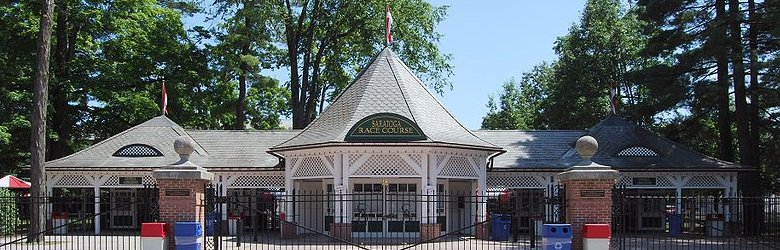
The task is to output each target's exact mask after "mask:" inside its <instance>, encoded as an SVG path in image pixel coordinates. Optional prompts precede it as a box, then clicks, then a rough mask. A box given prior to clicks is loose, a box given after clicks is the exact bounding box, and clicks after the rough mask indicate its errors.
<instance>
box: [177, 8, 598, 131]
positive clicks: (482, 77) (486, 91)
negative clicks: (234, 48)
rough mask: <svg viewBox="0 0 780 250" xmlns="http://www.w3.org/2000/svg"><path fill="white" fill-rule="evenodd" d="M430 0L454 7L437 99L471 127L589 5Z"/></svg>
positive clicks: (443, 28) (283, 73) (549, 55)
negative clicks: (444, 80)
mask: <svg viewBox="0 0 780 250" xmlns="http://www.w3.org/2000/svg"><path fill="white" fill-rule="evenodd" d="M429 1H430V2H431V3H432V4H433V5H435V6H442V5H447V6H449V9H448V11H447V17H446V18H445V19H444V21H442V22H441V23H439V25H438V27H437V31H438V32H439V33H441V34H442V35H443V37H442V38H441V40H440V44H439V45H440V50H441V51H442V52H443V53H448V54H452V58H453V59H452V61H451V64H452V65H453V75H452V76H451V77H450V81H451V82H452V86H453V89H452V90H447V91H445V92H444V93H443V94H442V95H440V96H437V98H438V99H439V100H440V101H441V102H442V103H443V104H444V106H445V107H446V108H447V109H448V110H449V111H450V112H451V113H452V114H453V115H454V116H455V118H457V119H458V120H459V121H460V122H461V123H462V124H463V125H464V126H465V127H466V128H468V129H479V128H480V126H481V125H482V117H484V116H485V114H487V111H488V109H487V103H488V97H489V96H490V95H491V94H492V95H498V94H499V92H500V90H501V85H502V84H503V83H504V82H506V81H507V80H509V79H510V78H517V79H519V78H520V76H521V75H522V73H523V72H527V71H529V70H531V69H532V68H533V66H535V65H537V64H539V63H541V62H543V61H548V62H549V61H553V60H555V58H556V55H555V53H554V51H553V45H554V42H555V40H556V39H557V38H558V37H560V36H564V35H566V33H567V32H568V29H569V27H571V25H572V24H573V23H575V22H576V21H578V20H579V18H580V13H581V11H582V9H583V7H584V6H585V0H543V1H528V0H490V1H474V0H461V1H446V0H429ZM204 19H205V15H197V16H195V17H190V18H185V25H186V26H187V27H188V28H189V27H192V26H194V25H204V26H207V28H211V26H213V25H214V23H213V22H206V21H205V20H204ZM395 39H397V40H403V38H402V37H395ZM263 74H268V75H270V76H272V77H275V78H277V79H279V80H280V81H282V82H284V81H286V80H285V79H289V72H288V71H287V70H286V69H277V70H271V72H268V71H266V72H263ZM432 92H433V91H432ZM282 126H283V127H291V126H292V122H291V120H290V119H289V118H286V119H283V120H282Z"/></svg>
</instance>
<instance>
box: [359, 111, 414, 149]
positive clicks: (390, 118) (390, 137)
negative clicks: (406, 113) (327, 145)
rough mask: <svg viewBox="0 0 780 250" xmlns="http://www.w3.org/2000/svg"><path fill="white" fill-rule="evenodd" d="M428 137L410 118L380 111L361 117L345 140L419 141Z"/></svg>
mask: <svg viewBox="0 0 780 250" xmlns="http://www.w3.org/2000/svg"><path fill="white" fill-rule="evenodd" d="M426 138H427V137H426V136H425V134H423V132H422V130H420V127H418V126H417V124H415V123H414V122H413V121H412V120H409V118H406V117H403V116H401V115H398V114H393V113H378V114H373V115H369V116H367V117H366V118H363V119H361V120H360V121H358V122H357V123H355V126H352V128H351V129H350V130H349V133H347V137H346V138H344V140H345V141H357V142H399V141H419V140H425V139H426Z"/></svg>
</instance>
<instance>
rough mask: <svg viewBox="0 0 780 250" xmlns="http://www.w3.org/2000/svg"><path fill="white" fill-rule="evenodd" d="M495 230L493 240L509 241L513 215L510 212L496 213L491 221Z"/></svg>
mask: <svg viewBox="0 0 780 250" xmlns="http://www.w3.org/2000/svg"><path fill="white" fill-rule="evenodd" d="M490 223H491V227H492V228H491V229H492V231H493V240H495V241H508V240H509V232H510V228H512V217H511V216H509V215H508V214H494V215H493V219H492V220H491V221H490Z"/></svg>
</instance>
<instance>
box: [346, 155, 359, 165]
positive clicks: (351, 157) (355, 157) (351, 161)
mask: <svg viewBox="0 0 780 250" xmlns="http://www.w3.org/2000/svg"><path fill="white" fill-rule="evenodd" d="M358 159H360V155H356V154H351V155H349V165H350V166H355V162H357V160H358Z"/></svg>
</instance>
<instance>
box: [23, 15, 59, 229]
mask: <svg viewBox="0 0 780 250" xmlns="http://www.w3.org/2000/svg"><path fill="white" fill-rule="evenodd" d="M42 7H43V11H42V13H41V22H40V33H39V35H38V43H37V44H38V49H37V53H36V65H35V76H34V77H33V88H34V91H33V100H35V105H33V112H32V139H31V141H32V144H31V145H30V151H31V152H32V160H31V164H30V172H31V175H32V190H31V192H30V194H31V195H32V197H33V199H34V198H38V197H43V196H46V193H45V192H46V179H45V178H44V177H45V176H46V174H45V167H44V163H45V162H46V106H47V105H48V100H47V99H48V96H49V94H48V84H49V51H50V49H51V27H52V15H53V14H54V13H53V12H54V0H45V1H44V4H43V6H42ZM30 207H31V209H32V211H31V212H30V214H31V215H32V218H31V221H30V228H29V234H30V237H29V238H28V239H27V240H28V241H29V242H42V241H43V240H44V238H43V233H42V232H43V229H44V228H46V207H45V204H44V203H38V204H37V205H33V206H30Z"/></svg>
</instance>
